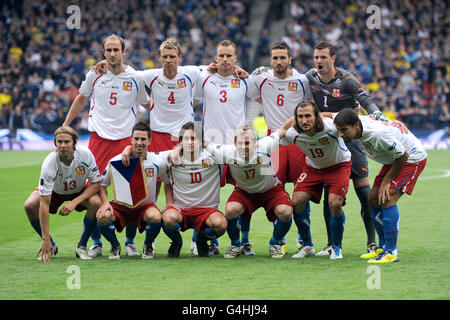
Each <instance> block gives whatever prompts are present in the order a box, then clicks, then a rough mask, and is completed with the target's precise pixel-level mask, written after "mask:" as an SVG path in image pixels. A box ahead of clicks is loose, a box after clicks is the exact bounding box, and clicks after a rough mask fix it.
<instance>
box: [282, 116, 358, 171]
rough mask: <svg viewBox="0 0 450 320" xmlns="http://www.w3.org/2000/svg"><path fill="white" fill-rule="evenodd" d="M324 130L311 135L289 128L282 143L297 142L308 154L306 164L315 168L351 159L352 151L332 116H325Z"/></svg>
mask: <svg viewBox="0 0 450 320" xmlns="http://www.w3.org/2000/svg"><path fill="white" fill-rule="evenodd" d="M322 120H323V124H324V130H323V131H320V132H317V133H316V134H315V135H314V136H312V137H310V136H308V135H307V134H305V133H301V132H297V130H295V129H294V128H289V130H288V131H287V132H286V136H285V137H284V138H283V139H281V144H291V143H295V144H296V145H297V147H299V148H300V149H302V151H303V152H304V153H305V154H306V164H308V165H309V166H311V167H313V168H315V169H325V168H328V167H332V166H334V165H337V164H339V163H343V162H347V161H350V160H351V153H350V151H349V150H348V148H347V146H346V145H345V143H344V140H343V139H342V138H341V137H339V134H338V131H337V129H336V127H335V126H334V123H333V120H332V119H331V118H323V119H322Z"/></svg>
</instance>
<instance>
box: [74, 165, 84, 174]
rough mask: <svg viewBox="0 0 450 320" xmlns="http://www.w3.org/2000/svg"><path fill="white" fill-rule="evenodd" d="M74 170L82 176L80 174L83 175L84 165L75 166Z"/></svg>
mask: <svg viewBox="0 0 450 320" xmlns="http://www.w3.org/2000/svg"><path fill="white" fill-rule="evenodd" d="M75 172H76V173H77V176H82V175H84V173H85V172H84V167H83V166H81V167H76V168H75Z"/></svg>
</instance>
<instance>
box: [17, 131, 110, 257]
mask: <svg viewBox="0 0 450 320" xmlns="http://www.w3.org/2000/svg"><path fill="white" fill-rule="evenodd" d="M77 140H78V135H77V133H76V132H75V131H74V130H73V129H72V128H70V127H64V126H63V127H59V128H58V129H56V131H55V133H54V143H55V146H56V151H55V152H52V153H50V154H49V155H48V156H47V157H46V158H45V160H44V162H43V164H42V169H41V176H40V179H39V187H38V190H34V191H33V192H32V194H31V195H30V197H29V198H28V199H27V201H26V202H25V208H26V209H27V210H26V212H27V215H28V219H29V220H30V222H31V225H32V226H33V228H34V230H35V231H36V232H37V233H38V234H39V236H41V238H42V244H41V247H40V249H39V251H38V252H37V254H36V255H38V254H39V253H42V256H41V258H40V259H41V261H43V262H48V261H50V256H51V255H52V254H56V253H57V250H58V247H57V246H56V245H55V243H54V241H53V239H52V238H51V236H50V230H49V213H51V214H55V213H56V212H58V208H59V207H61V205H62V204H63V203H64V202H66V201H69V203H66V204H64V205H62V207H61V208H60V209H59V214H60V215H61V216H67V215H69V214H70V213H71V212H72V211H73V210H76V211H80V212H81V211H84V210H87V212H86V216H85V218H84V220H83V224H84V230H83V233H82V235H81V239H80V242H79V243H78V246H77V249H76V251H75V254H76V256H77V257H78V258H80V259H91V258H90V257H89V255H88V253H87V250H86V244H87V241H88V240H89V236H90V234H91V232H92V230H93V228H95V226H96V221H95V214H96V212H97V209H98V208H99V206H100V198H99V197H98V195H97V193H98V191H99V189H100V181H101V176H100V173H99V171H98V168H97V165H96V163H95V159H94V156H93V155H92V153H91V152H90V151H89V150H88V149H86V148H83V147H79V146H76V144H77ZM86 181H89V182H90V184H87V183H86Z"/></svg>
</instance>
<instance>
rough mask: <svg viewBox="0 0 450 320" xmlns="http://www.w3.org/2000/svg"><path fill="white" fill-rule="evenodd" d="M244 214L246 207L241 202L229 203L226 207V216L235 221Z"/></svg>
mask: <svg viewBox="0 0 450 320" xmlns="http://www.w3.org/2000/svg"><path fill="white" fill-rule="evenodd" d="M243 213H244V207H243V206H242V204H240V203H239V202H228V203H227V204H226V206H225V216H226V217H227V218H228V219H235V218H237V217H239V216H240V215H242V214H243Z"/></svg>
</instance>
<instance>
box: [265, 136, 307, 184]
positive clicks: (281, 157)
mask: <svg viewBox="0 0 450 320" xmlns="http://www.w3.org/2000/svg"><path fill="white" fill-rule="evenodd" d="M271 159H272V166H273V169H274V171H275V174H276V175H277V177H278V179H280V181H281V183H283V184H285V183H286V182H294V183H295V182H297V179H298V177H299V176H300V173H302V170H303V167H304V166H305V164H306V155H305V154H304V153H303V151H302V150H301V149H300V148H299V147H297V145H295V144H290V145H288V146H279V147H278V148H277V149H276V150H275V151H274V152H272V155H271Z"/></svg>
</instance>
